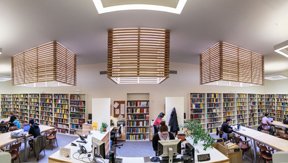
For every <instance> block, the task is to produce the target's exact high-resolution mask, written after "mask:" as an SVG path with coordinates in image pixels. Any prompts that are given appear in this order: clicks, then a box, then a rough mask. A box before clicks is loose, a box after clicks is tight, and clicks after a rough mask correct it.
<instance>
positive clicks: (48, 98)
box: [40, 94, 54, 126]
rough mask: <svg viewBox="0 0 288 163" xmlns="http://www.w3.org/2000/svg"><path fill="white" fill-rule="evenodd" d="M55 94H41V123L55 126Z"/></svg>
mask: <svg viewBox="0 0 288 163" xmlns="http://www.w3.org/2000/svg"><path fill="white" fill-rule="evenodd" d="M53 120H54V115H53V94H40V124H43V125H50V126H54V123H53Z"/></svg>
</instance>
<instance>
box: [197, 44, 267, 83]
mask: <svg viewBox="0 0 288 163" xmlns="http://www.w3.org/2000/svg"><path fill="white" fill-rule="evenodd" d="M200 71H201V72H200V76H201V77H200V81H201V84H207V83H211V82H213V81H233V82H241V83H251V84H256V85H263V73H264V68H263V56H262V55H260V54H257V53H255V52H252V51H250V50H247V49H244V48H240V47H237V46H235V45H232V44H229V43H226V42H218V43H217V44H215V45H213V46H212V47H211V48H209V49H207V50H205V51H204V52H203V53H201V56H200Z"/></svg>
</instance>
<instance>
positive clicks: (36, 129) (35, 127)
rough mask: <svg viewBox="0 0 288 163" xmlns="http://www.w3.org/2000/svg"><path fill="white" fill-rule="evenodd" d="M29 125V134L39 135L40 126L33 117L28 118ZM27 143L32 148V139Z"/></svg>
mask: <svg viewBox="0 0 288 163" xmlns="http://www.w3.org/2000/svg"><path fill="white" fill-rule="evenodd" d="M29 125H30V129H29V134H30V135H32V136H33V137H34V138H36V137H37V136H39V135H41V132H40V127H39V125H38V124H37V123H35V122H34V119H30V121H29ZM29 145H30V147H31V149H33V139H31V140H29Z"/></svg>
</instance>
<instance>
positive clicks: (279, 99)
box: [275, 94, 288, 122]
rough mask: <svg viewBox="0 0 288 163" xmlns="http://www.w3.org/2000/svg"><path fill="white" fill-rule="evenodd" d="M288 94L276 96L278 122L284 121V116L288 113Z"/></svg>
mask: <svg viewBox="0 0 288 163" xmlns="http://www.w3.org/2000/svg"><path fill="white" fill-rule="evenodd" d="M287 96H288V95H287V94H277V95H276V96H275V100H276V114H275V116H276V121H281V122H282V121H283V119H284V116H285V115H287V113H288V106H287V104H288V103H287V98H288V97H287Z"/></svg>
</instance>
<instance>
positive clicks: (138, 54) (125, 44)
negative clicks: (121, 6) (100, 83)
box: [107, 28, 170, 80]
mask: <svg viewBox="0 0 288 163" xmlns="http://www.w3.org/2000/svg"><path fill="white" fill-rule="evenodd" d="M169 42H170V38H169V31H168V30H165V29H153V28H116V29H111V30H109V31H108V64H107V75H108V78H110V79H112V80H113V78H114V77H117V78H121V77H132V78H131V79H133V80H134V78H133V77H141V76H145V77H164V78H167V77H168V76H169V46H170V45H169Z"/></svg>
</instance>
